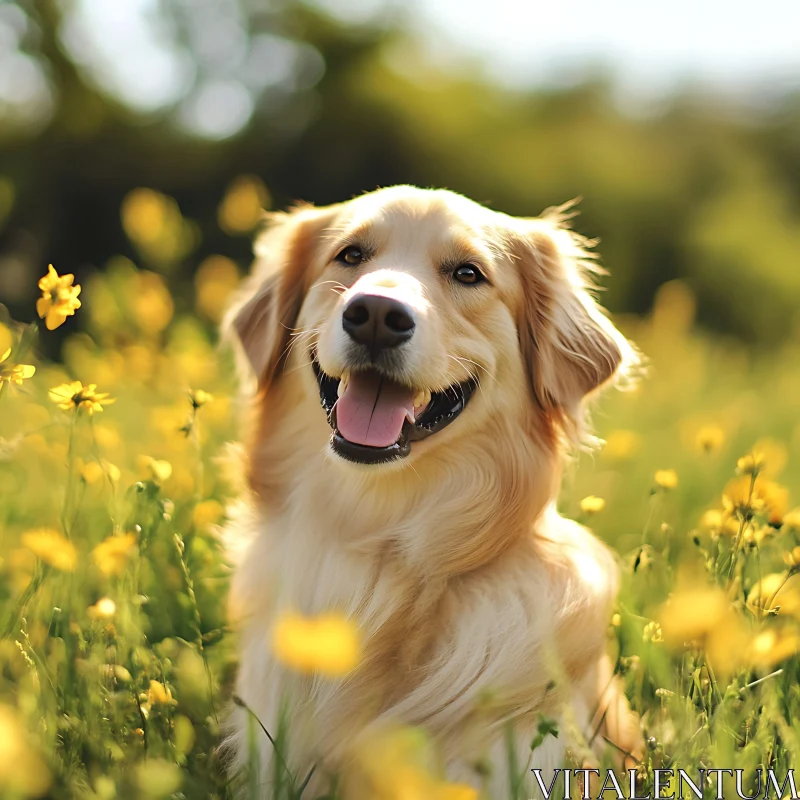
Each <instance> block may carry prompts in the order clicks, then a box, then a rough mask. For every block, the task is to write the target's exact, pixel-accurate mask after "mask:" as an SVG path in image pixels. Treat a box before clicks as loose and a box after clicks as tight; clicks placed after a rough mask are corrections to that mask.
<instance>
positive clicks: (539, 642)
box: [226, 186, 638, 798]
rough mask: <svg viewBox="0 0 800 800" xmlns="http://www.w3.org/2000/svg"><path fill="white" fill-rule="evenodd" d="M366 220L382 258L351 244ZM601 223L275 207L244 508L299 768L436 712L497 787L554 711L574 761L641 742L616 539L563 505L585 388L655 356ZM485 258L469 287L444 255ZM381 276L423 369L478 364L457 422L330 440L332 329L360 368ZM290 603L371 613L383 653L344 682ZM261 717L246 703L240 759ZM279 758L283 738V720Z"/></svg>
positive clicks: (244, 641) (231, 319)
mask: <svg viewBox="0 0 800 800" xmlns="http://www.w3.org/2000/svg"><path fill="white" fill-rule="evenodd" d="M353 242H358V243H359V244H362V245H369V246H370V247H372V248H373V249H374V252H375V255H374V257H373V258H372V259H371V260H370V261H369V262H368V263H366V264H363V265H361V266H359V267H357V268H347V267H345V266H343V265H342V264H340V263H337V262H335V261H334V256H335V255H336V253H337V252H339V250H341V248H342V247H343V246H345V245H347V244H350V243H353ZM586 244H587V243H586V242H585V241H584V240H582V239H581V238H580V237H578V236H576V235H575V234H573V233H572V232H570V231H569V230H568V229H567V228H566V226H565V224H564V219H563V215H562V214H561V213H560V212H559V211H556V212H552V213H549V214H547V213H546V214H545V215H544V216H543V217H542V218H539V219H518V218H513V217H509V216H506V215H504V214H501V213H497V212H494V211H490V210H488V209H486V208H484V207H482V206H479V205H477V204H476V203H473V202H471V201H469V200H467V199H466V198H463V197H461V196H459V195H456V194H454V193H452V192H448V191H440V190H437V191H432V190H422V189H416V188H413V187H408V186H401V187H392V188H389V189H383V190H380V191H377V192H374V193H372V194H367V195H364V196H362V197H359V198H357V199H354V200H351V201H349V202H346V203H342V204H339V205H335V206H330V207H327V208H319V209H317V208H312V207H310V206H303V207H298V208H297V209H295V210H293V211H291V212H289V213H287V214H276V215H272V216H271V218H270V221H269V224H268V229H267V231H266V232H265V233H264V234H263V235H262V236H261V237H260V238H259V240H258V242H257V245H256V254H257V259H256V262H255V266H254V270H253V274H252V276H251V277H250V279H249V280H248V282H247V284H246V286H245V288H244V290H243V292H242V295H241V296H240V298H239V300H238V302H237V303H236V304H235V305H234V307H233V308H232V309H231V311H230V313H229V315H228V317H227V321H226V328H227V333H228V335H230V337H231V338H233V339H234V340H236V341H238V343H239V344H240V350H241V352H242V353H243V354H244V356H245V357H246V358H245V359H244V361H245V362H246V364H247V365H248V368H249V369H250V370H251V371H252V374H253V375H254V376H255V379H254V384H256V386H255V392H254V393H253V395H252V396H251V398H250V399H248V400H247V406H248V408H249V410H250V414H251V420H250V425H249V426H248V427H249V431H248V439H247V443H246V448H247V453H248V473H247V474H248V478H249V492H248V496H247V497H246V498H245V499H243V500H242V502H241V503H240V504H239V507H238V510H237V512H236V514H235V515H234V519H233V521H232V522H231V523H230V524H229V526H228V530H227V535H228V538H229V541H230V542H231V552H232V554H233V557H234V560H235V562H236V571H235V577H234V581H233V586H232V592H231V614H232V616H233V617H234V618H235V619H236V620H237V622H238V624H239V626H240V630H241V664H240V670H239V676H238V683H237V693H238V694H239V695H240V696H241V697H242V698H243V700H244V701H245V702H246V703H247V705H248V706H249V707H250V708H251V709H252V710H253V712H254V713H255V714H257V715H258V717H259V718H260V720H261V721H262V722H263V723H264V724H265V725H266V726H267V727H268V728H271V729H273V730H274V729H276V727H277V718H278V713H279V708H280V704H281V700H282V699H286V700H287V701H288V702H289V709H290V711H289V716H290V721H291V730H290V750H289V758H290V760H291V762H292V765H293V766H294V767H295V768H296V769H297V771H298V772H299V773H303V774H304V773H305V771H307V770H308V769H309V768H310V766H311V765H312V764H316V765H317V771H316V773H315V780H318V783H317V786H316V788H320V787H322V786H323V785H324V780H325V775H326V774H329V773H330V772H333V771H342V770H343V771H344V772H345V773H347V772H348V770H352V769H353V762H352V756H353V753H352V750H353V746H354V743H355V742H357V741H358V740H359V737H362V736H368V735H369V733H370V732H371V731H374V730H377V728H378V726H380V725H382V724H384V723H389V722H396V721H399V722H402V723H408V724H413V725H424V726H426V727H427V729H428V730H430V731H431V732H432V733H433V735H434V736H435V738H436V740H437V742H439V744H440V746H441V747H442V749H443V752H444V754H445V763H446V767H447V774H448V777H450V778H451V779H457V780H460V781H464V782H468V783H473V784H475V785H476V786H478V785H480V780H479V778H478V777H477V775H476V773H475V772H474V769H473V765H474V763H475V762H476V761H477V760H479V759H481V758H484V759H485V758H487V757H488V758H489V759H491V761H492V762H493V765H494V772H493V777H492V787H493V788H492V790H491V791H492V794H491V796H492V797H497V798H500V797H503V796H504V789H505V787H507V786H508V779H507V776H505V773H504V769H505V766H506V755H505V749H504V748H505V745H504V735H505V731H506V728H507V726H508V724H509V723H511V724H513V727H514V735H515V741H516V743H517V748H518V750H519V756H520V763H521V764H523V765H524V764H525V763H526V761H527V758H528V754H529V744H530V741H531V738H532V736H533V734H534V733H535V729H536V724H537V722H538V718H539V717H538V715H539V714H540V713H544V714H547V715H549V716H552V717H557V718H558V719H559V720H560V723H561V735H560V736H559V738H558V739H555V738H552V737H550V738H548V740H547V741H546V743H545V745H544V746H543V747H542V748H541V749H540V750H537V752H536V758H535V760H536V765H537V766H541V767H543V768H545V769H552V768H555V767H559V766H563V765H564V758H565V747H567V746H569V747H570V748H571V750H572V751H573V753H574V755H575V757H576V758H578V759H579V760H581V761H586V760H587V759H588V758H589V752H590V750H594V751H595V752H599V751H600V750H601V749H602V748H604V747H606V742H607V741H608V740H611V741H613V743H614V746H615V749H617V752H620V751H627V752H633V751H635V750H636V749H637V747H638V733H637V726H636V724H635V722H634V720H633V719H632V716H631V714H630V712H629V711H628V708H627V705H626V703H625V700H624V698H623V697H622V695H621V693H620V692H619V691H618V688H617V686H616V683H615V682H614V680H613V678H612V675H611V669H610V663H609V662H608V659H607V657H606V655H605V653H606V630H607V625H608V618H609V614H610V610H611V606H612V603H613V600H614V597H615V594H616V592H617V583H618V569H617V565H616V562H615V559H614V557H613V556H612V554H611V552H610V551H609V550H608V549H607V548H606V547H605V546H604V545H603V544H602V543H601V542H600V541H599V540H598V539H596V538H595V537H594V536H593V535H592V534H591V533H590V532H589V531H588V530H587V529H585V528H584V527H582V526H580V525H578V524H576V523H574V522H572V521H570V520H566V519H564V518H562V517H561V516H559V515H558V513H557V511H556V509H555V504H554V500H555V497H556V495H557V492H558V488H559V483H560V472H561V464H562V460H563V455H564V450H565V448H566V447H567V446H568V445H570V444H574V443H575V442H576V441H577V440H578V439H579V438H580V437H581V436H582V434H583V415H584V406H585V398H586V396H587V395H589V394H590V393H592V392H593V391H594V390H596V389H597V388H598V387H600V386H601V385H603V384H605V383H606V382H608V381H609V380H610V379H611V378H612V377H613V376H614V375H615V373H617V372H618V371H624V370H625V369H626V368H627V366H628V365H630V363H631V362H632V361H633V355H634V354H633V350H632V348H631V347H630V346H629V344H628V343H627V342H626V341H625V339H624V338H623V337H622V336H621V335H620V334H619V333H618V332H617V331H616V329H615V328H614V327H613V325H612V324H611V323H610V322H609V321H608V319H607V318H606V317H605V316H604V315H603V313H602V312H601V311H600V310H599V308H598V306H597V305H596V304H595V302H594V300H593V299H592V297H591V295H590V293H589V289H590V288H591V287H590V281H589V277H590V274H591V269H592V267H591V265H592V262H591V261H590V260H589V258H588V256H587V253H586ZM464 261H471V262H473V263H479V264H480V265H481V268H482V270H483V271H484V273H485V274H486V277H487V278H488V281H489V283H488V284H486V285H482V286H481V287H480V288H476V287H464V286H459V285H456V284H454V283H453V281H452V278H450V277H449V276H448V275H447V274H446V273H445V272H443V271H442V269H441V265H442V264H454V263H460V262H464ZM356 284H357V286H356ZM354 287H355V289H354ZM365 287H366V288H367V289H376V287H377V289H378V290H379V291H380V292H382V293H385V294H389V295H391V296H394V297H397V298H400V299H402V300H403V301H404V302H406V303H408V304H409V305H411V306H412V307H413V308H414V309H415V311H416V312H417V315H418V318H419V320H420V322H419V325H418V330H417V332H416V333H415V336H414V340H413V347H412V348H410V349H411V350H412V351H413V352H412V353H411V355H410V356H409V359H408V362H407V364H406V366H405V369H406V378H407V380H408V382H409V384H410V385H413V386H419V387H427V388H430V389H437V388H439V389H443V388H444V387H446V386H449V385H451V384H453V383H455V382H460V381H464V380H466V379H467V378H468V377H470V376H474V377H476V378H478V379H479V381H480V383H479V389H478V391H477V392H476V393H475V395H474V397H473V398H472V400H471V402H470V404H469V406H468V407H467V409H466V410H465V411H464V413H463V414H462V415H461V416H460V417H459V418H458V419H456V420H455V421H454V422H453V424H452V425H450V426H449V427H447V428H445V429H444V430H442V431H440V432H439V433H437V434H435V435H433V436H431V437H430V438H428V439H425V440H424V441H420V442H415V443H414V444H413V447H412V452H411V455H410V456H409V457H408V458H405V459H401V460H400V461H398V462H394V463H393V464H390V465H380V466H362V465H356V464H352V463H349V462H346V461H344V460H343V459H341V458H339V457H338V456H336V455H334V454H333V453H332V451H331V450H330V448H329V446H328V441H329V439H330V435H331V431H330V428H329V426H328V423H327V421H326V415H325V413H324V411H323V410H322V409H321V408H320V402H319V393H318V386H317V383H316V379H315V376H314V374H313V371H312V368H311V365H310V352H311V351H312V350H315V351H316V353H317V357H318V359H319V363H320V364H321V366H322V368H323V369H324V370H325V372H326V373H328V374H329V375H332V376H339V375H341V373H342V370H343V369H344V368H345V366H346V365H345V364H344V362H343V360H342V359H343V355H342V353H343V346H342V336H343V335H344V334H343V333H342V326H341V310H342V306H343V303H344V302H345V301H346V300H347V298H348V297H349V296H351V295H352V293H353V292H354V291H356V290H364V289H365ZM285 609H294V610H297V611H300V612H303V613H307V614H315V613H320V612H325V611H330V610H338V611H341V612H343V613H345V614H346V615H348V616H350V617H352V618H354V619H355V620H356V621H357V622H358V625H359V626H360V628H361V630H362V633H363V637H364V644H365V659H364V662H363V664H362V665H361V666H360V667H359V668H358V669H357V670H356V671H355V672H354V673H353V674H352V675H350V676H349V677H348V678H346V679H343V680H336V681H331V680H329V679H322V678H314V677H304V676H300V675H295V674H292V673H291V672H289V671H288V670H286V669H284V668H283V667H282V666H281V665H280V664H278V663H276V661H275V659H274V658H273V656H272V654H271V652H270V647H269V630H270V625H271V624H272V622H273V621H274V620H275V618H276V615H277V614H279V613H280V612H281V611H282V610H285ZM246 717H247V715H246V712H244V711H243V710H242V709H237V710H236V711H235V712H234V714H233V719H232V730H233V732H232V735H231V739H230V744H231V747H232V748H233V750H234V752H235V753H236V754H237V758H238V763H241V762H243V761H244V760H246V758H247V719H246ZM598 729H599V733H597V732H596V731H597V730H598ZM589 745H590V746H591V747H589ZM260 757H261V764H262V765H267V764H268V763H269V761H270V759H271V757H272V753H271V748H270V745H269V743H268V742H266V741H263V742H262V743H261V746H260ZM629 766H630V764H629ZM266 774H267V772H266V770H265V775H266ZM264 780H265V781H266V780H267V778H266V777H265V778H264ZM351 785H357V784H355V783H353V784H351ZM532 786H533V783H532V782H531V787H532ZM531 787H529V788H528V791H529V794H528V795H527V796H533V793H534V790H533V788H531ZM311 794H312V796H313V792H312V793H311ZM351 795H352V796H353V797H357V798H360V797H362V796H363V797H368V796H370V795H369V793H368V792H364V790H363V789H362V790H351Z"/></svg>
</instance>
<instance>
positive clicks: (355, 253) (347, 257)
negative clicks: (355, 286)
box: [335, 244, 366, 267]
mask: <svg viewBox="0 0 800 800" xmlns="http://www.w3.org/2000/svg"><path fill="white" fill-rule="evenodd" d="M335 260H336V261H340V262H341V263H342V264H347V266H348V267H357V266H358V265H359V264H361V263H363V262H364V261H365V260H366V259H365V256H364V251H363V250H362V249H361V248H360V247H359V246H358V245H355V244H351V245H348V246H347V247H345V248H344V250H342V251H341V252H340V253H339V255H337V256H336V259H335Z"/></svg>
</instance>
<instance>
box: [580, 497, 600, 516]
mask: <svg viewBox="0 0 800 800" xmlns="http://www.w3.org/2000/svg"><path fill="white" fill-rule="evenodd" d="M605 507H606V501H605V500H603V498H602V497H595V496H594V495H593V494H590V495H589V496H588V497H584V498H583V500H581V511H583V513H584V514H599V513H600V512H601V511H602V510H603V509H604V508H605Z"/></svg>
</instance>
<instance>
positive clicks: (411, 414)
mask: <svg viewBox="0 0 800 800" xmlns="http://www.w3.org/2000/svg"><path fill="white" fill-rule="evenodd" d="M311 363H312V365H313V367H314V374H315V375H316V376H317V382H318V383H319V396H320V400H321V401H322V407H323V408H324V409H325V412H326V413H327V415H328V423H329V424H330V426H331V428H332V429H333V436H332V437H331V446H332V447H333V449H334V451H335V452H336V453H338V454H339V455H340V456H342V458H346V459H347V460H349V461H356V462H358V463H360V464H381V463H384V462H386V461H392V460H394V459H396V458H404V457H405V456H407V455H408V454H409V453H410V452H411V442H417V441H419V440H420V439H425V438H426V437H428V436H431V435H432V434H434V433H438V432H439V431H440V430H442V428H445V427H447V426H448V425H449V424H450V423H451V422H452V421H453V420H454V419H455V418H456V417H457V416H458V415H459V414H460V413H461V412H462V411H463V410H464V409H465V408H466V407H467V403H468V402H469V400H470V398H471V397H472V394H473V392H474V391H475V389H476V388H477V386H478V382H477V381H476V380H475V379H470V380H468V381H465V382H464V383H457V384H453V385H452V386H449V387H448V388H447V389H445V390H444V391H443V392H430V391H427V390H424V389H423V390H420V389H412V388H410V387H408V386H405V385H403V384H401V383H398V382H397V381H394V380H392V379H391V378H389V377H388V376H386V375H383V374H382V373H381V372H379V371H378V370H372V369H370V370H359V371H357V372H350V373H345V374H344V375H342V377H341V378H334V377H332V376H330V375H327V374H326V373H325V372H323V371H322V368H321V367H320V365H319V362H318V361H317V359H316V358H314V357H312V359H311Z"/></svg>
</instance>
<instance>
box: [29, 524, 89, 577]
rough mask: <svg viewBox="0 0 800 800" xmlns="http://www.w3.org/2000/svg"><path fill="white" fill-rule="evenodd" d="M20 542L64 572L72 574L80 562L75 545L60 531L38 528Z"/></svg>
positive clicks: (41, 558) (42, 559)
mask: <svg viewBox="0 0 800 800" xmlns="http://www.w3.org/2000/svg"><path fill="white" fill-rule="evenodd" d="M20 542H21V543H22V545H23V547H27V548H28V550H30V551H31V552H32V553H34V555H36V556H37V557H38V558H39V559H40V560H41V561H44V562H45V564H49V565H50V566H51V567H55V568H56V569H58V570H61V571H62V572H72V570H74V569H75V564H76V563H77V561H78V553H77V551H76V550H75V545H74V544H72V542H71V541H70V540H69V539H67V538H66V537H65V536H63V535H62V534H60V533H59V532H58V531H54V530H52V529H51V528H37V529H36V530H32V531H28V532H27V533H23V534H22V537H21V539H20Z"/></svg>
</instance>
